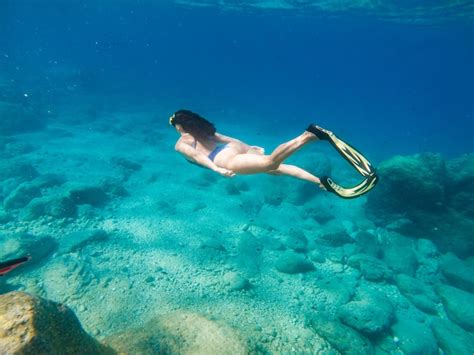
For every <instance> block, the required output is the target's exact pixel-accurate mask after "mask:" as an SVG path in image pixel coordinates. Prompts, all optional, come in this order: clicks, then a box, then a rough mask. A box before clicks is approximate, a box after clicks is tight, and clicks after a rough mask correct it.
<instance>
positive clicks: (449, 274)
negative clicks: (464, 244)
mask: <svg viewBox="0 0 474 355" xmlns="http://www.w3.org/2000/svg"><path fill="white" fill-rule="evenodd" d="M439 268H440V270H441V272H442V273H443V276H444V277H445V278H446V279H447V280H448V282H449V283H450V284H451V285H452V286H455V287H457V288H460V289H463V290H465V291H468V292H471V293H474V267H473V266H471V265H469V264H468V263H466V262H463V261H462V260H460V259H458V258H457V257H456V256H455V255H453V254H446V255H444V256H443V257H442V258H441V262H440V265H439Z"/></svg>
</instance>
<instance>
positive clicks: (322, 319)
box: [308, 314, 374, 355]
mask: <svg viewBox="0 0 474 355" xmlns="http://www.w3.org/2000/svg"><path fill="white" fill-rule="evenodd" d="M308 323H309V326H310V327H311V328H312V329H313V330H314V331H315V332H316V333H317V334H318V335H319V336H320V337H322V338H324V339H326V340H327V342H328V343H329V344H331V346H332V347H334V348H335V349H336V350H337V351H339V352H340V353H341V354H346V355H358V354H366V355H370V354H373V353H374V348H373V346H372V344H371V342H370V341H369V340H368V339H367V338H366V337H365V336H363V335H362V334H359V333H358V332H357V331H355V330H354V329H352V328H351V327H348V326H345V325H344V324H342V323H340V322H339V321H337V320H334V319H331V318H330V317H328V316H327V315H324V314H315V315H313V316H311V317H310V319H308Z"/></svg>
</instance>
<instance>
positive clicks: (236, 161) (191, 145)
mask: <svg viewBox="0 0 474 355" xmlns="http://www.w3.org/2000/svg"><path fill="white" fill-rule="evenodd" d="M169 123H170V124H171V125H172V126H174V128H175V129H176V131H177V132H178V133H179V134H180V138H179V139H178V141H177V142H176V145H175V149H176V151H178V152H179V153H181V154H182V155H184V156H185V158H186V159H187V160H189V161H190V162H192V163H195V164H198V165H200V166H203V167H205V168H208V169H210V170H212V171H215V172H216V173H219V174H221V175H223V176H225V177H234V176H235V175H236V174H239V175H248V174H260V173H266V174H272V175H286V176H292V177H294V178H297V179H300V180H305V181H309V182H311V183H313V184H316V185H318V186H319V187H320V188H322V189H324V190H328V191H330V192H334V193H336V194H337V195H339V196H341V197H344V198H353V197H357V196H360V195H362V194H364V193H365V192H367V191H369V190H370V189H371V188H372V187H373V186H374V185H375V183H376V180H377V179H376V176H375V171H374V170H373V169H372V167H371V165H370V163H369V162H368V161H367V160H366V159H365V158H364V157H363V156H362V155H361V154H360V153H358V152H357V151H356V150H355V149H354V148H352V147H350V146H349V145H348V144H346V143H344V142H342V141H341V140H339V139H338V138H337V137H336V136H335V135H334V134H333V133H332V132H331V131H328V130H325V129H323V128H321V127H318V126H316V125H314V124H311V125H310V126H309V127H308V128H307V129H306V130H305V131H304V132H303V133H302V134H300V135H299V136H298V137H296V138H293V139H292V140H290V141H288V142H285V143H282V144H280V145H279V146H278V147H276V148H275V150H274V151H273V152H272V153H271V154H269V155H268V154H267V155H266V154H265V151H264V149H263V148H261V147H258V146H250V145H248V144H246V143H244V142H242V141H240V140H238V139H235V138H232V137H228V136H225V135H223V134H220V133H218V132H217V131H216V128H215V127H214V125H213V124H212V123H211V122H209V121H208V120H206V119H205V118H203V117H201V116H200V115H198V114H197V113H194V112H191V111H188V110H179V111H177V112H175V113H174V114H173V115H172V116H171V117H170V119H169ZM317 140H327V141H329V142H331V143H332V144H333V146H335V147H336V149H337V150H338V151H339V153H340V154H341V155H343V156H344V158H345V159H346V160H347V161H349V163H351V164H352V165H353V166H354V167H355V168H356V169H357V170H358V171H359V173H360V174H361V175H362V176H364V177H366V179H365V180H364V181H363V182H362V183H361V184H359V185H357V186H355V187H354V188H351V189H344V188H343V187H341V186H339V185H337V184H335V183H334V182H333V181H332V180H331V179H330V178H328V177H325V178H322V179H319V178H318V177H317V176H315V175H313V174H311V173H309V172H308V171H306V170H304V169H302V168H300V167H297V166H295V165H289V164H284V163H283V162H284V161H285V159H287V158H288V157H289V156H291V155H292V154H293V153H295V152H297V151H298V150H299V149H300V148H302V147H303V146H304V145H306V144H308V143H310V142H314V141H317Z"/></svg>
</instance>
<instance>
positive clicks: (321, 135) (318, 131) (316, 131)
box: [306, 123, 333, 141]
mask: <svg viewBox="0 0 474 355" xmlns="http://www.w3.org/2000/svg"><path fill="white" fill-rule="evenodd" d="M306 132H310V133H312V134H313V135H315V136H316V137H317V138H318V139H320V140H322V141H328V140H330V136H332V135H333V133H332V132H331V131H328V130H327V129H324V128H322V127H319V126H317V125H315V124H314V123H312V124H310V125H309V126H308V128H306Z"/></svg>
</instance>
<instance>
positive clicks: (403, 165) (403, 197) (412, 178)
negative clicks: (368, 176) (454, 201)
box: [367, 154, 447, 215]
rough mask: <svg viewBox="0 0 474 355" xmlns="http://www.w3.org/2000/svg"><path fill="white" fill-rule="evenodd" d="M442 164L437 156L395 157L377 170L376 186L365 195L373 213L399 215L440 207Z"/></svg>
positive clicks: (442, 202) (441, 198)
mask: <svg viewBox="0 0 474 355" xmlns="http://www.w3.org/2000/svg"><path fill="white" fill-rule="evenodd" d="M446 174H447V172H446V165H445V162H444V160H443V158H442V157H441V156H440V155H438V154H417V155H412V156H395V157H393V158H391V159H389V160H387V161H384V162H382V163H381V164H380V165H379V167H378V175H379V176H380V183H379V184H378V186H377V188H376V189H374V190H373V191H372V192H371V193H370V194H369V195H367V204H368V207H369V208H370V209H371V210H373V211H374V212H377V214H389V215H401V214H403V213H404V212H405V213H408V214H410V212H412V211H416V210H422V211H434V212H437V211H439V210H440V209H442V208H443V205H444V203H445V201H446V198H445V185H444V182H445V179H446Z"/></svg>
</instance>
